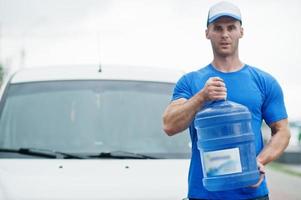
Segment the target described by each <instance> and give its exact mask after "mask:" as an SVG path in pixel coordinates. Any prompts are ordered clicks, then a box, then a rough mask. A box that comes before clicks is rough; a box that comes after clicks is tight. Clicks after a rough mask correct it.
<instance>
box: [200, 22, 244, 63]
mask: <svg viewBox="0 0 301 200" xmlns="http://www.w3.org/2000/svg"><path fill="white" fill-rule="evenodd" d="M242 36H243V28H242V27H241V24H240V22H239V21H237V20H235V19H233V18H231V17H221V18H220V19H218V20H217V21H215V22H214V23H212V24H209V26H208V29H207V30H206V37H207V38H208V39H209V40H210V41H211V45H212V48H213V51H214V53H215V54H217V55H219V56H223V57H224V56H231V55H234V54H235V53H236V52H237V51H238V43H239V39H240V38H241V37H242Z"/></svg>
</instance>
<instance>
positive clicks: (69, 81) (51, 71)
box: [0, 66, 190, 200]
mask: <svg viewBox="0 0 301 200" xmlns="http://www.w3.org/2000/svg"><path fill="white" fill-rule="evenodd" d="M181 74H182V73H180V72H174V71H171V70H160V69H149V68H133V67H113V66H107V67H104V68H103V69H101V70H100V69H99V68H98V67H96V66H80V67H58V68H53V67H52V68H46V67H42V68H28V69H23V70H21V71H19V72H17V73H16V74H14V75H13V76H12V77H11V78H10V79H9V81H8V82H7V83H5V84H4V85H3V86H2V90H1V94H0V95H1V102H0V200H64V199H68V200H176V199H179V200H180V199H183V198H185V197H186V191H187V173H188V167H189V157H190V145H189V144H190V143H189V142H190V140H189V134H188V133H187V132H185V133H181V134H178V135H176V136H173V137H168V136H167V135H166V134H165V133H164V132H163V130H162V113H163V111H164V109H165V107H166V106H167V104H168V103H169V101H170V99H171V94H172V90H173V87H174V83H175V81H176V80H177V79H178V78H179V76H181Z"/></svg>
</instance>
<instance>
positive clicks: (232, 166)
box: [203, 148, 242, 176]
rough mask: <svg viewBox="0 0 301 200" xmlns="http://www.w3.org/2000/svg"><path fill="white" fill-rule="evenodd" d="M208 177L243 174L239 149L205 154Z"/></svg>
mask: <svg viewBox="0 0 301 200" xmlns="http://www.w3.org/2000/svg"><path fill="white" fill-rule="evenodd" d="M203 159H204V165H205V166H204V167H205V171H206V174H207V176H218V175H225V174H233V173H239V172H242V168H241V162H240V154H239V148H232V149H225V150H218V151H209V152H203Z"/></svg>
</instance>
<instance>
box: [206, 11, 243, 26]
mask: <svg viewBox="0 0 301 200" xmlns="http://www.w3.org/2000/svg"><path fill="white" fill-rule="evenodd" d="M221 17H231V18H233V19H235V20H237V21H240V23H241V18H240V17H239V16H236V15H233V14H229V13H220V14H218V15H215V16H213V17H211V18H209V19H208V21H207V26H208V25H209V24H211V23H213V22H215V21H216V20H218V19H219V18H221Z"/></svg>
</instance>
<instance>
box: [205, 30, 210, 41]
mask: <svg viewBox="0 0 301 200" xmlns="http://www.w3.org/2000/svg"><path fill="white" fill-rule="evenodd" d="M205 34H206V38H207V39H209V35H208V34H209V33H208V28H207V29H206V30H205Z"/></svg>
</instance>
